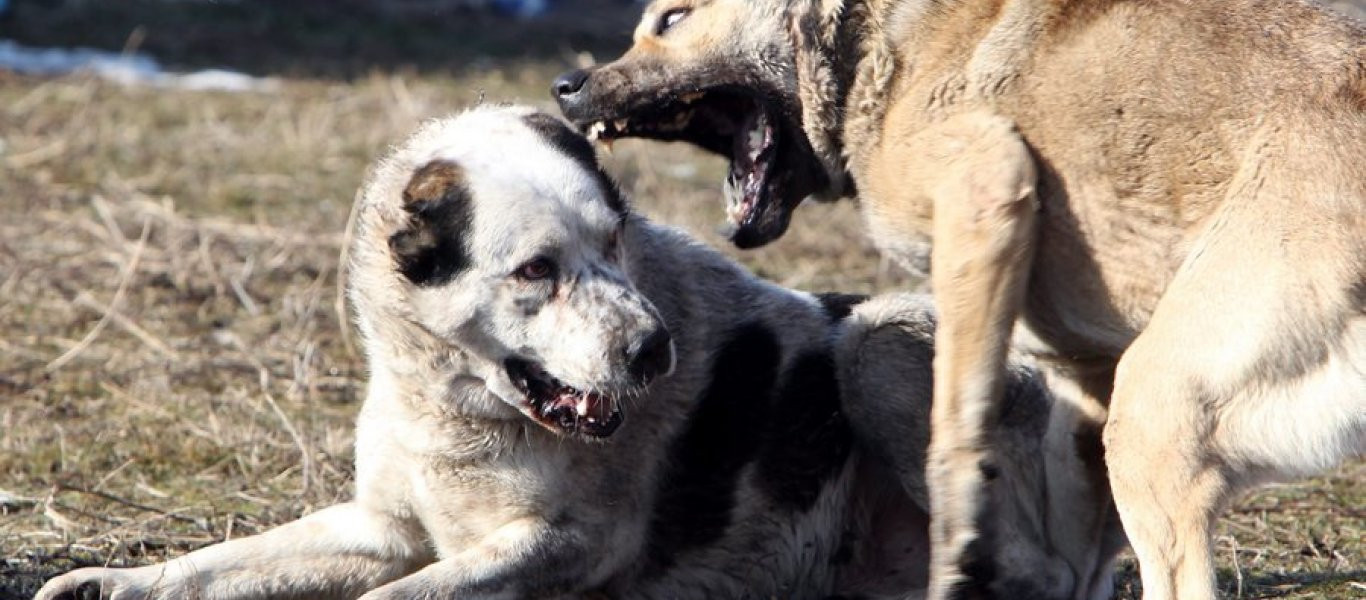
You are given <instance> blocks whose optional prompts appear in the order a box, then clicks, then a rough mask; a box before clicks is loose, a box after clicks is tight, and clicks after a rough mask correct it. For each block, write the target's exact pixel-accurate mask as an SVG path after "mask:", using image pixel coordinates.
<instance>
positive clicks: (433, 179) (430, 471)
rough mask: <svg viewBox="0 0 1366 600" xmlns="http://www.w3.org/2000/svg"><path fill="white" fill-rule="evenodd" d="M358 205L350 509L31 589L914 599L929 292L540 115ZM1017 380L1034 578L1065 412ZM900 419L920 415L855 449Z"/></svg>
mask: <svg viewBox="0 0 1366 600" xmlns="http://www.w3.org/2000/svg"><path fill="white" fill-rule="evenodd" d="M358 202H359V206H358V207H357V210H358V221H357V223H358V225H357V230H356V235H355V238H354V244H353V245H352V247H351V252H350V256H351V264H350V265H349V268H350V280H349V293H350V300H351V302H352V305H353V308H354V311H355V316H356V319H357V321H358V323H359V327H360V330H361V332H362V335H363V339H364V343H365V349H366V354H367V357H368V359H369V365H370V371H371V380H370V383H369V388H368V394H367V397H366V400H365V404H364V406H363V408H362V410H361V413H360V417H359V421H358V424H357V440H356V478H357V481H356V497H355V499H354V500H353V501H351V502H348V503H345V504H341V505H337V506H333V507H330V508H327V509H324V510H322V511H319V512H317V513H314V514H311V515H309V516H306V517H304V518H302V519H300V520H298V521H295V522H293V523H289V524H286V525H283V526H281V527H279V528H276V529H274V530H271V531H268V532H266V533H264V534H261V535H258V536H254V537H249V538H243V539H237V540H232V541H228V542H224V543H221V544H218V545H214V546H209V547H207V548H204V549H201V550H198V551H195V552H193V553H190V554H188V555H186V556H183V557H180V558H177V559H175V560H172V561H170V562H167V563H164V564H158V565H151V566H146V567H140V568H133V569H99V568H96V569H81V570H77V571H74V572H72V573H69V574H67V575H64V576H61V577H59V578H56V579H54V580H53V581H51V582H49V583H48V585H47V586H46V587H44V588H43V590H42V591H40V592H39V594H38V598H39V600H52V599H55V598H65V597H71V596H78V597H84V596H87V595H94V596H99V597H106V598H109V597H112V598H144V597H150V598H208V599H211V598H267V597H269V598H277V597H287V598H352V597H357V596H361V595H364V597H365V598H395V599H397V598H402V599H405V600H406V599H413V598H432V599H435V598H543V597H552V598H554V597H593V598H602V597H607V598H826V597H831V596H835V595H884V594H885V595H896V596H900V597H905V596H907V595H914V594H915V593H916V590H918V589H920V588H922V587H923V586H924V584H925V568H926V563H927V558H928V548H927V547H926V544H925V542H924V540H925V539H926V537H925V531H926V519H925V512H924V507H925V506H926V501H925V491H924V486H923V474H922V472H923V455H924V448H925V443H926V437H927V435H928V434H927V430H928V428H927V415H928V410H929V406H928V402H929V398H930V396H931V381H930V377H931V376H930V372H931V369H930V361H931V360H932V356H933V349H932V346H931V342H930V340H931V339H932V334H933V316H932V311H931V309H930V307H929V304H928V302H927V301H926V300H925V299H923V298H921V297H915V296H904V295H903V296H889V297H885V298H879V299H874V300H871V301H868V302H864V303H862V304H859V303H858V301H857V299H854V298H851V297H843V296H830V297H825V298H823V299H822V298H817V297H816V296H812V295H810V294H806V293H803V292H797V291H792V290H787V289H784V288H781V287H778V286H776V285H772V284H770V283H766V282H764V281H761V280H759V279H757V278H756V277H754V276H753V275H751V274H750V273H748V272H746V271H745V270H743V269H742V268H741V267H739V266H737V265H736V264H734V263H733V262H731V261H729V260H727V259H726V258H724V257H723V256H722V255H720V254H719V253H717V252H715V251H712V250H710V249H708V248H705V247H703V246H702V245H700V244H698V243H697V242H695V241H693V240H691V239H690V238H688V237H687V236H686V235H684V234H682V233H680V232H678V231H676V230H672V229H667V228H664V227H660V226H657V225H653V224H651V223H649V222H647V221H646V220H645V219H643V218H641V217H640V216H638V215H634V214H632V213H631V212H630V210H629V209H628V207H627V205H626V203H625V201H624V200H623V198H622V197H621V195H620V194H619V193H618V191H617V189H616V187H615V185H614V183H613V182H612V181H611V180H610V179H609V178H608V176H607V175H605V174H604V173H603V172H602V170H601V169H600V168H599V166H598V163H597V161H596V157H595V156H594V153H593V151H592V149H591V147H590V145H589V144H588V142H587V141H585V140H584V139H583V138H582V137H580V136H579V135H578V134H576V133H574V132H572V131H571V130H570V129H569V128H567V127H566V126H564V125H563V124H562V123H561V122H560V121H558V120H556V119H555V118H553V117H550V116H548V115H546V114H543V113H540V112H535V111H533V110H530V109H526V108H519V107H507V106H503V107H482V108H477V109H474V110H471V111H468V112H465V113H463V114H460V115H458V116H455V117H453V118H448V119H444V120H437V121H433V122H430V123H428V124H427V125H425V126H424V127H423V128H422V129H421V130H420V131H419V132H417V133H416V134H415V135H414V136H412V137H411V138H410V139H408V140H407V141H406V142H405V143H403V144H402V145H400V146H399V147H398V148H397V149H396V150H395V151H394V152H393V153H392V154H391V155H390V156H389V157H388V158H386V159H384V160H383V161H381V162H380V163H379V165H378V166H377V167H376V168H375V170H374V172H373V173H372V174H371V176H370V178H369V179H368V181H367V182H366V183H365V186H364V188H363V190H362V193H361V195H360V197H359V200H358ZM856 304H857V306H855V305H856ZM841 392H843V397H844V398H845V399H846V400H848V401H850V402H852V404H850V405H849V406H848V407H847V409H846V408H845V407H842V405H841V395H842V394H841ZM1010 396H1011V397H1012V398H1013V400H1012V402H1011V403H1009V404H1008V407H1009V408H1008V410H1007V412H1006V413H1003V414H1002V416H1001V419H1000V422H1001V427H1000V436H1001V438H1002V439H1003V440H1006V441H1005V442H1004V443H1003V445H1006V446H1008V447H1011V448H1016V449H1018V457H1017V460H1014V461H1010V460H1007V461H1004V462H1003V465H1004V466H1003V471H1004V473H1003V476H1002V477H1000V478H999V479H1000V481H1001V482H1002V487H1001V493H1002V494H1004V495H1009V496H1010V497H1011V498H1012V500H1011V501H1010V502H1002V503H1001V504H1002V505H1004V506H1007V507H1008V509H1009V508H1010V507H1014V508H1013V509H1010V510H1014V512H1012V513H1011V515H1012V516H1011V517H1010V520H1012V522H1019V523H1020V524H1021V525H1020V527H1019V528H1018V529H1019V531H1020V533H1019V535H1018V536H1015V537H1014V538H1010V539H1011V540H1012V544H1014V545H1013V546H1012V548H1014V549H1015V550H1013V551H1012V552H1007V553H1006V554H1008V555H1010V556H1011V557H1012V560H1016V561H1017V562H1019V563H1020V564H1027V563H1030V561H1036V562H1039V565H1040V566H1039V568H1038V569H1037V572H1038V573H1040V576H1044V575H1046V574H1048V573H1049V568H1050V567H1049V566H1048V565H1047V564H1045V563H1046V562H1047V561H1046V558H1047V551H1046V549H1045V550H1040V549H1039V548H1036V547H1035V546H1037V545H1038V541H1039V540H1040V539H1042V538H1041V537H1040V535H1041V534H1040V532H1039V527H1040V522H1039V518H1040V517H1039V516H1038V514H1034V513H1032V512H1031V511H1032V510H1034V509H1037V508H1038V507H1037V506H1035V504H1036V503H1037V502H1038V501H1044V500H1045V499H1044V498H1043V497H1042V496H1041V495H1040V492H1039V490H1040V489H1041V487H1040V486H1041V485H1042V483H1041V482H1042V475H1041V473H1042V470H1041V469H1040V468H1036V467H1034V466H1032V465H1038V464H1041V463H1042V462H1043V460H1042V459H1041V458H1040V456H1042V455H1043V454H1045V453H1043V452H1041V450H1040V444H1042V443H1043V442H1042V431H1043V429H1044V428H1043V425H1044V423H1045V422H1046V419H1047V418H1048V406H1049V400H1048V397H1047V395H1046V394H1045V393H1044V391H1043V390H1042V389H1041V388H1040V387H1039V386H1038V385H1036V384H1035V383H1034V379H1033V378H1032V376H1031V375H1030V374H1029V373H1028V372H1026V371H1019V372H1018V373H1017V374H1016V377H1015V378H1014V379H1012V384H1011V394H1010ZM860 423H863V424H871V425H870V426H867V427H860ZM888 423H895V427H902V428H903V430H902V431H899V432H896V434H895V435H892V436H890V437H887V436H884V437H881V438H878V439H871V440H863V441H856V440H857V439H858V437H859V434H858V433H857V432H858V431H865V430H866V431H876V432H880V434H886V433H887V432H888V425H887V424H888ZM907 482H910V483H907ZM915 482H921V483H920V484H917V483H915ZM1021 507H1023V508H1021Z"/></svg>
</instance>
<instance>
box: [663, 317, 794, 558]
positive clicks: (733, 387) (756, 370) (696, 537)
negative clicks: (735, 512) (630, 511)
mask: <svg viewBox="0 0 1366 600" xmlns="http://www.w3.org/2000/svg"><path fill="white" fill-rule="evenodd" d="M781 359H782V355H781V348H780V347H779V345H778V339H777V337H776V336H775V335H774V334H773V332H772V331H770V330H769V329H768V328H766V327H764V326H762V325H759V324H757V323H751V324H748V325H744V326H741V327H740V328H739V329H737V330H736V331H735V332H734V333H733V334H732V335H731V337H730V339H729V340H728V341H727V342H726V344H725V345H724V346H722V347H721V349H720V351H719V352H717V353H716V357H715V358H714V359H713V363H712V373H711V383H710V384H709V385H708V386H707V389H706V390H705V391H703V392H702V395H701V397H700V398H699V400H698V403H697V405H696V406H695V407H694V408H693V411H692V414H691V415H689V416H688V421H687V423H686V424H685V425H684V429H683V431H682V433H681V434H680V435H679V436H678V437H677V438H675V439H674V441H673V446H672V448H671V450H670V454H669V464H668V465H666V467H665V470H664V477H663V478H662V479H661V483H660V489H659V495H658V497H657V501H656V504H655V511H654V519H653V521H652V523H651V525H650V530H651V531H650V539H649V554H650V557H651V559H652V560H653V562H654V563H655V565H656V566H661V567H662V566H667V565H669V564H672V562H673V558H674V557H675V556H676V555H677V554H678V553H679V552H682V551H686V550H688V549H689V548H695V547H698V546H704V545H706V544H708V543H711V542H714V541H716V540H717V539H719V538H720V537H721V536H722V535H724V534H725V531H726V528H727V527H729V526H730V522H731V510H732V509H733V507H734V506H735V490H736V487H737V485H738V484H739V479H740V471H741V469H742V468H743V467H744V466H745V465H746V464H748V463H750V462H751V461H752V460H753V459H754V457H755V456H756V455H758V453H759V451H760V446H761V443H762V441H763V438H762V436H761V435H759V431H760V430H761V428H762V427H763V426H764V423H765V421H766V419H767V418H768V417H769V415H768V412H769V410H768V409H769V404H770V400H769V397H770V394H772V390H773V386H774V383H775V382H776V380H777V377H778V363H779V361H780V360H781Z"/></svg>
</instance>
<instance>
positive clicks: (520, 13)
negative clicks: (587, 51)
mask: <svg viewBox="0 0 1366 600" xmlns="http://www.w3.org/2000/svg"><path fill="white" fill-rule="evenodd" d="M5 1H6V0H0V3H3V2H5ZM493 9H494V10H496V11H498V12H500V13H502V14H505V15H511V16H514V17H519V18H523V19H530V18H532V17H539V16H541V15H542V14H545V12H546V11H547V10H550V0H493Z"/></svg>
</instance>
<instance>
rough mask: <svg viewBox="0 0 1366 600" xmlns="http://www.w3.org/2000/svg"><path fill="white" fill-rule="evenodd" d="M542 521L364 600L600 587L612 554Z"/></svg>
mask: <svg viewBox="0 0 1366 600" xmlns="http://www.w3.org/2000/svg"><path fill="white" fill-rule="evenodd" d="M595 547H600V546H597V545H593V544H589V543H586V541H585V539H584V538H583V537H582V536H580V535H577V534H576V533H575V532H574V531H572V530H570V529H566V528H563V527H552V526H550V525H549V524H547V523H545V522H544V521H541V520H539V519H530V518H529V519H521V520H517V521H514V522H512V523H509V524H507V525H504V526H502V527H500V528H499V529H498V530H497V531H495V532H494V533H493V534H491V535H489V536H488V537H487V538H485V539H484V541H483V542H481V543H479V544H477V545H475V546H474V547H471V548H468V549H466V550H464V551H462V552H460V553H458V554H455V555H453V556H450V557H447V558H444V559H442V560H440V561H438V562H435V563H433V564H431V565H428V566H427V567H426V568H424V569H422V570H421V571H418V572H416V573H413V574H412V575H409V576H407V577H404V578H402V579H399V580H398V581H394V582H392V583H389V584H388V585H385V586H383V587H381V588H379V589H376V590H374V591H371V592H370V593H368V594H366V595H365V596H363V597H362V600H438V599H440V600H447V599H451V598H460V599H461V600H465V599H467V598H478V599H480V600H496V599H497V600H501V599H516V598H545V597H558V596H562V595H570V594H573V593H575V592H581V591H584V590H589V589H592V588H594V587H596V586H598V585H601V583H602V580H604V579H605V578H606V577H607V575H609V574H610V572H611V571H612V570H613V566H612V564H611V561H610V560H609V553H607V552H603V551H601V550H593V549H592V548H595Z"/></svg>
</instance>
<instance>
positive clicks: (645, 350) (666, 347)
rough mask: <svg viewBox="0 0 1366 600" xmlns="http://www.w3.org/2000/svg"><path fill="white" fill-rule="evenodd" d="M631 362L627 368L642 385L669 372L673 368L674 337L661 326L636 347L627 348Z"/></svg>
mask: <svg viewBox="0 0 1366 600" xmlns="http://www.w3.org/2000/svg"><path fill="white" fill-rule="evenodd" d="M627 355H628V356H629V359H628V360H629V361H630V362H629V363H628V364H627V369H629V370H630V372H631V376H632V377H634V378H636V380H637V381H639V382H640V383H641V385H644V384H647V383H649V382H650V381H651V380H653V379H654V378H655V377H658V376H660V375H663V374H665V373H668V372H669V370H670V369H671V368H673V362H674V355H673V338H672V337H670V336H669V332H668V330H666V329H664V328H663V327H659V328H657V329H655V330H654V331H652V332H650V335H648V336H645V339H643V340H641V341H640V343H639V344H637V345H636V347H635V348H632V349H629V350H627Z"/></svg>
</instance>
